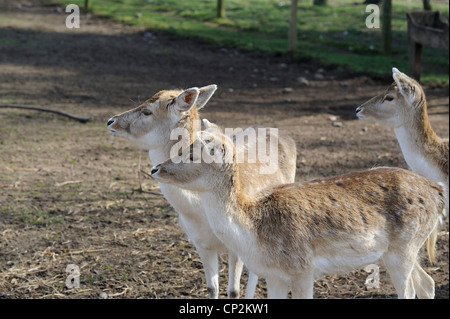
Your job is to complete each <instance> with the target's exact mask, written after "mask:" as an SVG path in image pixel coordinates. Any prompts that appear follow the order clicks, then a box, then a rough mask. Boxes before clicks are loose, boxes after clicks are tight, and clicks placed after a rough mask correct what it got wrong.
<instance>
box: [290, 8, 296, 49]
mask: <svg viewBox="0 0 450 319" xmlns="http://www.w3.org/2000/svg"><path fill="white" fill-rule="evenodd" d="M297 9H298V0H291V17H290V19H289V51H291V52H294V51H295V50H296V49H297Z"/></svg>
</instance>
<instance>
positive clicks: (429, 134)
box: [356, 68, 449, 211]
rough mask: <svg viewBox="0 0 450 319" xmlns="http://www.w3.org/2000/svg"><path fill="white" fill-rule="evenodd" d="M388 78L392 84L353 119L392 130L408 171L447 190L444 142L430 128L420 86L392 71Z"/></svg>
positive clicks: (363, 107) (398, 72)
mask: <svg viewBox="0 0 450 319" xmlns="http://www.w3.org/2000/svg"><path fill="white" fill-rule="evenodd" d="M392 75H393V78H394V83H393V84H392V85H391V86H390V87H389V88H388V89H387V90H386V91H385V92H383V93H382V94H379V95H377V96H375V97H373V98H372V99H370V100H369V101H367V102H366V103H364V104H363V105H361V106H359V107H358V108H357V109H356V115H357V116H358V118H359V119H361V120H371V121H375V122H378V123H380V124H383V125H386V126H390V127H392V128H393V129H394V133H395V136H396V137H397V140H398V143H399V144H400V148H401V150H402V153H403V156H404V158H405V161H406V163H407V164H408V166H409V167H410V168H411V170H412V171H414V172H417V173H419V174H422V175H423V176H425V177H428V178H429V179H431V180H433V181H436V182H442V183H444V184H445V185H446V187H447V190H448V172H449V169H448V157H449V146H448V138H447V139H442V138H440V137H439V136H437V135H436V133H435V132H434V131H433V129H432V128H431V125H430V120H429V119H428V113H427V101H426V98H425V93H424V91H423V89H422V87H421V86H420V84H419V83H417V81H415V80H414V79H412V78H410V77H408V76H407V75H405V74H404V73H402V72H400V71H399V70H398V69H396V68H393V69H392ZM446 208H447V211H448V199H447V204H446Z"/></svg>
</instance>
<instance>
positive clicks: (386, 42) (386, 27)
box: [381, 0, 392, 54]
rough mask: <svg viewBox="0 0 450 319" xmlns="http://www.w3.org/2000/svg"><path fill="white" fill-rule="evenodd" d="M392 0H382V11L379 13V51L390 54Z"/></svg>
mask: <svg viewBox="0 0 450 319" xmlns="http://www.w3.org/2000/svg"><path fill="white" fill-rule="evenodd" d="M391 20H392V0H383V11H382V13H381V51H382V52H383V53H384V54H391V52H392V48H391V42H392V28H391Z"/></svg>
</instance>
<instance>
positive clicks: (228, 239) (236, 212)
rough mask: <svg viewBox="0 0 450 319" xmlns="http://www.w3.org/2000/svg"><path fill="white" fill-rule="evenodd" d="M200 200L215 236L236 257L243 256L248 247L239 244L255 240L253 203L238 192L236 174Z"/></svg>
mask: <svg viewBox="0 0 450 319" xmlns="http://www.w3.org/2000/svg"><path fill="white" fill-rule="evenodd" d="M200 197H201V200H202V203H203V206H204V208H205V212H206V215H207V218H208V222H209V224H210V225H211V227H212V228H213V231H214V232H215V233H216V236H217V237H218V238H219V239H220V240H222V241H223V242H224V243H226V244H227V246H228V248H230V249H231V250H233V251H234V252H235V253H236V254H238V255H241V254H244V255H245V254H246V252H245V249H246V247H247V246H248V245H242V243H243V242H244V243H248V244H250V243H251V242H252V241H254V240H255V236H254V235H253V233H252V229H253V223H252V220H253V218H252V215H253V214H254V212H255V211H256V209H257V205H256V199H254V198H253V197H250V196H248V195H246V194H245V193H244V192H243V191H242V187H241V185H240V179H239V174H238V173H237V174H236V175H234V176H233V177H232V178H231V179H230V180H228V181H226V182H224V183H221V185H220V187H217V188H212V189H211V191H208V192H206V193H202V194H201V195H200ZM243 250H244V251H243Z"/></svg>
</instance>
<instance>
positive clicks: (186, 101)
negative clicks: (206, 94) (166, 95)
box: [175, 88, 200, 112]
mask: <svg viewBox="0 0 450 319" xmlns="http://www.w3.org/2000/svg"><path fill="white" fill-rule="evenodd" d="M199 93H200V91H199V89H198V88H190V89H187V90H185V91H184V92H182V93H181V94H180V95H178V96H177V97H176V99H175V109H177V110H178V111H180V112H186V111H189V110H190V109H191V108H192V107H193V106H194V104H195V102H197V99H198V95H199Z"/></svg>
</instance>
